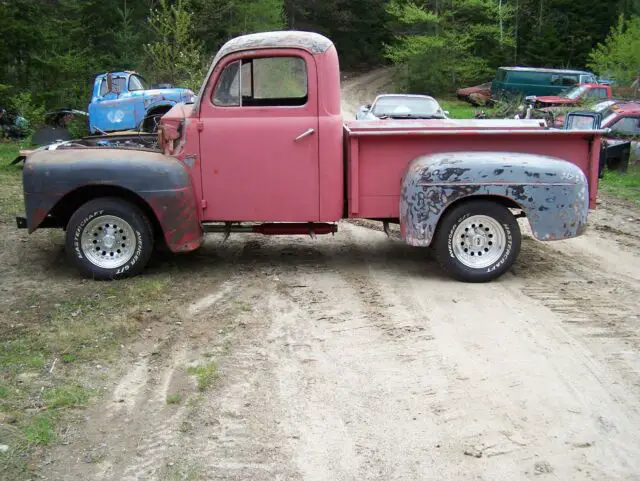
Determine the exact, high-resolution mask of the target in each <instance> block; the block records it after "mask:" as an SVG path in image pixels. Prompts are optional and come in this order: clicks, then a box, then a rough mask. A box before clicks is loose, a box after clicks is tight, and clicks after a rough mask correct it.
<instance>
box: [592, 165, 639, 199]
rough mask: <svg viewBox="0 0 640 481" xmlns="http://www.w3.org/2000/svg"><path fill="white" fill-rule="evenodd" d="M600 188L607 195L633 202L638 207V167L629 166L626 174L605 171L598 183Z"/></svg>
mask: <svg viewBox="0 0 640 481" xmlns="http://www.w3.org/2000/svg"><path fill="white" fill-rule="evenodd" d="M600 188H601V189H602V190H603V191H604V192H606V193H607V194H610V195H613V196H615V197H620V198H622V199H625V200H628V201H631V202H633V203H634V204H635V205H638V206H640V165H630V166H629V170H628V171H627V172H624V173H623V172H618V171H607V172H605V175H604V178H603V179H601V181H600Z"/></svg>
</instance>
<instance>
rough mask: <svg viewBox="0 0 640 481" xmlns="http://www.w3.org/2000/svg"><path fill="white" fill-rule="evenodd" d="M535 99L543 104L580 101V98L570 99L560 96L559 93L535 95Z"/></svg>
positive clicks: (562, 103) (566, 103)
mask: <svg viewBox="0 0 640 481" xmlns="http://www.w3.org/2000/svg"><path fill="white" fill-rule="evenodd" d="M534 100H535V101H536V102H539V103H541V104H557V105H570V104H575V103H578V99H569V98H567V97H559V96H557V95H547V96H543V97H535V98H534Z"/></svg>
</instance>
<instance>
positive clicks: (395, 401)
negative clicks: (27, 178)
mask: <svg viewBox="0 0 640 481" xmlns="http://www.w3.org/2000/svg"><path fill="white" fill-rule="evenodd" d="M375 78H377V79H378V80H380V78H379V77H375V75H374V79H375ZM371 85H372V82H371V78H369V79H365V81H364V82H363V81H362V79H357V80H355V81H353V82H352V83H349V82H347V84H346V85H345V91H346V92H347V94H348V95H347V105H352V106H353V105H356V104H358V103H359V102H361V99H360V98H356V99H353V98H352V97H351V95H354V94H353V93H354V92H360V94H359V95H361V94H363V92H364V96H368V95H369V93H370V90H367V89H371ZM374 88H375V87H374ZM639 226H640V212H638V211H629V210H628V209H627V207H626V206H624V205H623V204H620V203H617V202H615V201H613V200H606V201H605V203H604V204H603V205H601V206H600V209H599V210H598V211H597V212H595V213H594V214H593V215H592V216H591V219H590V227H589V230H588V232H587V234H586V235H585V236H583V237H581V238H578V239H573V240H569V241H562V242H557V243H547V244H542V243H539V242H536V241H534V240H533V239H531V238H530V237H526V238H525V240H524V241H523V248H522V253H521V255H520V258H519V261H518V262H517V264H516V265H515V267H514V269H513V270H512V271H511V272H510V273H508V274H507V275H505V276H504V277H502V278H501V279H500V280H499V281H497V282H493V283H491V284H485V285H470V284H463V283H458V282H454V281H451V280H449V279H447V278H444V277H442V276H441V274H440V271H439V269H438V268H437V266H436V264H435V263H434V262H433V261H432V260H430V259H428V257H427V256H426V254H425V252H424V251H422V250H419V249H413V248H409V247H407V246H405V245H404V244H403V243H402V242H401V241H400V240H398V239H397V238H394V237H393V236H392V237H391V238H390V239H389V238H387V237H386V236H385V235H384V234H383V233H382V232H381V231H380V230H377V229H372V228H370V227H368V224H366V223H350V222H342V223H341V224H340V232H339V233H338V234H337V235H336V236H335V237H322V238H318V239H316V240H311V239H308V238H294V237H283V238H263V237H258V236H236V237H233V236H232V237H231V238H230V239H229V241H228V242H227V243H225V244H224V245H222V246H221V245H219V243H220V238H219V237H215V236H212V237H211V238H209V239H208V241H207V244H206V245H205V247H204V248H203V249H202V250H201V251H199V252H197V253H195V254H194V255H191V256H186V257H184V258H179V259H177V260H176V261H175V269H174V271H175V279H176V282H180V283H182V284H180V285H179V286H178V290H182V291H183V292H182V294H181V295H179V296H178V295H176V296H172V297H171V299H169V300H168V301H167V305H166V306H164V309H165V311H168V312H169V313H168V314H166V313H165V314H163V315H162V316H159V317H158V318H157V319H155V320H153V321H152V322H151V323H150V325H149V328H148V329H147V330H146V331H145V332H143V333H142V334H141V336H140V337H139V338H138V340H137V341H135V342H134V343H133V344H131V345H127V346H123V350H122V352H123V353H122V356H121V359H120V362H119V364H117V365H116V366H115V367H114V368H113V369H112V370H111V374H109V375H108V377H107V379H108V382H111V383H112V384H111V385H109V386H108V388H107V389H106V394H105V395H104V397H103V399H102V401H100V402H99V403H98V404H97V405H95V406H93V407H91V408H89V409H87V410H86V411H85V412H83V414H82V422H81V423H78V424H74V425H71V426H69V427H68V428H67V430H66V431H65V432H64V433H63V435H62V436H63V438H62V441H63V443H62V444H61V445H59V446H57V447H55V448H53V449H51V450H50V451H49V453H48V455H47V459H46V464H45V465H44V466H43V469H42V476H44V479H48V480H55V481H80V480H82V481H85V480H114V481H115V480H118V481H120V480H243V481H245V480H246V481H260V480H304V481H328V480H354V481H355V480H357V481H361V480H381V481H391V480H394V481H396V480H397V481H404V480H474V481H476V480H487V481H499V480H505V481H513V480H525V479H558V480H577V481H582V480H585V481H586V480H634V479H640V350H639V348H640V337H639V336H638V329H639V328H640V317H639V315H640V255H639V252H640V251H639V248H640V237H639V236H638V231H639V229H638V227H639ZM4 228H5V226H3V229H4ZM30 242H31V241H30ZM30 245H31V244H22V247H20V249H22V250H26V249H29V248H33V249H35V247H29V246H30ZM39 249H40V251H41V252H40V253H39V254H38V257H37V258H36V260H39V262H44V261H43V259H44V256H45V254H47V255H54V254H53V252H46V251H47V250H49V251H53V249H54V248H53V247H51V246H49V244H43V245H41V246H39ZM23 257H26V255H23ZM162 268H163V266H162V265H160V266H156V267H155V268H154V269H162ZM152 272H154V271H153V269H152ZM64 274H65V275H68V276H71V277H72V276H73V275H74V274H73V273H72V272H71V271H69V272H64ZM60 277H61V275H58V282H62V279H61V278H60ZM214 367H215V374H213V369H214ZM207 376H209V377H207ZM209 384H212V385H211V386H208V385H209ZM177 396H179V398H178V397H177ZM169 399H175V402H173V401H171V402H168V400H169Z"/></svg>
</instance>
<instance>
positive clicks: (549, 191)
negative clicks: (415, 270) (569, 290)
mask: <svg viewBox="0 0 640 481" xmlns="http://www.w3.org/2000/svg"><path fill="white" fill-rule="evenodd" d="M478 196H482V197H485V198H486V197H495V198H496V200H497V201H501V202H502V203H507V204H511V202H509V201H513V203H515V204H516V205H517V206H518V207H519V208H520V209H522V211H523V212H524V213H525V214H526V216H527V218H528V220H529V223H530V225H531V230H532V232H533V235H534V237H535V238H536V239H538V240H542V241H549V240H559V239H568V238H571V237H576V236H578V235H580V234H582V232H583V231H584V228H585V226H586V222H587V214H588V212H589V192H588V184H587V178H586V176H585V175H584V173H583V172H582V170H580V168H579V167H577V166H575V165H573V164H571V163H569V162H567V161H565V160H562V159H558V158H554V157H548V156H542V155H532V154H519V153H511V152H449V153H441V154H434V155H426V156H421V157H418V158H416V159H414V160H413V161H412V162H411V163H410V164H409V167H408V169H407V171H406V173H405V175H404V176H403V179H402V191H401V196H400V228H401V233H402V237H403V239H404V240H405V241H406V242H407V244H409V245H413V246H428V245H430V244H431V242H432V240H433V237H434V235H435V232H436V228H437V226H438V222H439V221H440V219H441V217H442V215H443V214H444V212H445V211H446V210H447V208H449V207H450V206H451V205H452V204H454V203H456V202H458V201H461V200H462V199H473V197H478ZM514 207H515V206H514Z"/></svg>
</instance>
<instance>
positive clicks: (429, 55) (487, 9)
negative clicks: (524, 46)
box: [385, 0, 515, 94]
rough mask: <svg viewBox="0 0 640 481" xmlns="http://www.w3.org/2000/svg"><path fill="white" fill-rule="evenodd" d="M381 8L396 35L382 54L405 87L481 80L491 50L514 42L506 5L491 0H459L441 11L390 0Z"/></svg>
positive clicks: (424, 88)
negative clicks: (384, 8) (384, 10)
mask: <svg viewBox="0 0 640 481" xmlns="http://www.w3.org/2000/svg"><path fill="white" fill-rule="evenodd" d="M387 12H388V13H389V15H390V16H391V17H392V18H393V24H394V28H395V30H396V31H397V32H398V35H397V36H396V40H395V42H393V43H392V44H390V45H387V46H386V48H385V54H386V56H387V58H388V59H390V60H391V61H392V62H393V63H394V64H396V65H398V66H399V67H400V68H399V69H398V77H399V81H400V84H401V85H402V87H404V88H405V89H406V90H409V91H415V92H428V93H431V94H439V93H442V92H445V91H447V90H452V89H453V88H455V87H457V86H459V85H463V84H467V83H470V82H478V81H483V80H486V79H487V78H488V77H489V76H490V75H491V73H492V72H493V66H492V65H491V64H490V57H491V56H492V55H493V53H492V52H494V51H505V52H509V50H510V49H513V47H514V45H515V43H514V38H513V32H512V31H511V29H510V28H507V27H505V24H506V22H507V21H508V20H509V19H510V16H511V14H512V10H511V8H510V7H509V6H508V5H503V6H500V5H499V4H496V2H494V1H493V0H464V1H460V2H457V3H456V4H452V6H451V7H450V8H449V9H447V10H443V11H438V10H437V9H435V8H434V9H432V8H430V7H429V6H428V5H427V4H426V3H425V4H416V3H413V2H408V3H405V2H402V1H401V0H391V1H390V3H389V5H388V7H387Z"/></svg>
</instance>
